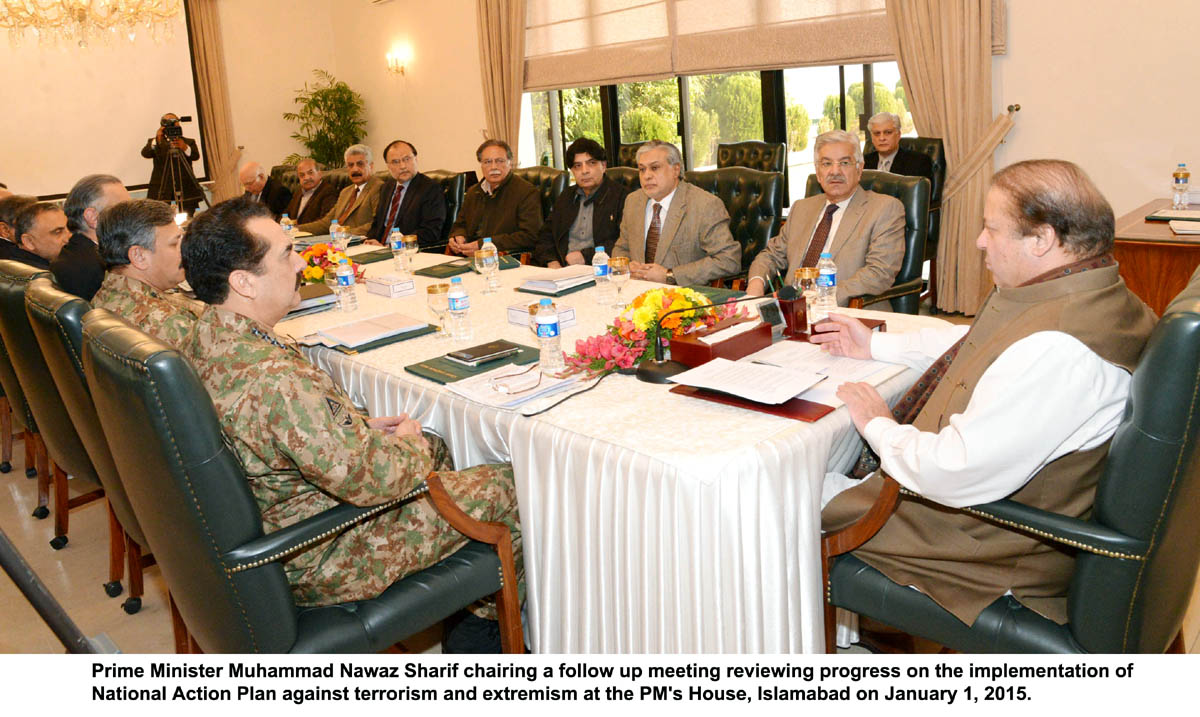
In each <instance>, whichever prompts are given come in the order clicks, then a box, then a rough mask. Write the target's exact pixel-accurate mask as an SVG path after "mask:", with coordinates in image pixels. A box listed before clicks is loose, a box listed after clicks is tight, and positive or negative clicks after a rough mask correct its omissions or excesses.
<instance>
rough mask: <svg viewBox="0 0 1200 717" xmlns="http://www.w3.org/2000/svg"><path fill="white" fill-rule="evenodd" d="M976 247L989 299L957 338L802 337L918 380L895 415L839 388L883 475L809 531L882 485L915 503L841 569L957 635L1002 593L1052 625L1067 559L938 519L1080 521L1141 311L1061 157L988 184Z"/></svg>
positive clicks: (935, 334)
mask: <svg viewBox="0 0 1200 717" xmlns="http://www.w3.org/2000/svg"><path fill="white" fill-rule="evenodd" d="M975 244H976V246H978V247H979V248H980V249H982V250H983V251H984V252H986V254H987V266H988V268H989V269H990V270H991V271H992V275H993V277H994V278H995V282H996V288H995V289H994V290H993V292H992V293H991V295H990V296H989V297H988V299H987V301H986V302H985V304H984V305H983V308H981V309H980V311H979V315H978V317H977V318H976V320H975V323H974V325H972V326H971V327H970V330H969V331H967V327H964V326H956V327H952V328H947V329H926V330H924V331H920V332H917V333H910V334H880V333H875V334H873V333H872V332H870V331H868V330H867V329H866V328H865V327H864V326H863V325H862V324H861V323H859V322H858V321H856V320H854V319H850V318H846V317H843V316H838V315H835V316H834V319H833V321H831V322H827V323H823V324H819V325H818V326H817V333H816V335H815V336H814V337H813V339H812V340H813V341H814V342H816V343H822V344H826V345H827V346H828V347H829V350H830V351H831V352H832V353H833V354H834V355H838V356H852V357H856V358H876V359H880V360H883V361H892V362H897V363H905V364H908V365H909V366H912V367H913V368H917V369H920V370H926V369H928V370H926V373H925V375H924V376H922V377H921V379H919V380H918V381H917V383H916V384H915V385H914V387H913V388H912V389H911V390H910V391H909V393H908V394H906V395H905V396H904V398H902V399H901V401H900V403H898V404H897V406H896V409H895V411H894V412H893V411H890V410H888V407H887V404H886V403H884V401H883V399H882V398H881V397H880V396H879V394H878V393H877V392H876V391H875V389H874V388H872V387H871V386H870V385H868V384H864V383H847V384H843V385H842V386H841V387H840V388H839V389H838V396H839V397H840V398H842V400H844V401H845V402H846V407H847V408H848V409H849V411H850V416H851V418H852V419H853V421H854V425H855V427H857V428H858V430H859V432H860V433H862V435H863V437H864V438H865V439H866V441H867V443H868V444H870V447H871V448H872V449H873V450H874V451H875V453H876V454H878V456H879V464H880V469H881V470H880V471H878V472H876V473H875V475H873V476H872V477H871V478H870V479H869V480H867V481H865V482H863V483H861V484H859V485H857V486H855V487H853V488H851V489H849V490H846V491H845V492H842V493H840V494H838V495H837V496H836V497H834V498H833V499H832V501H830V502H829V503H828V504H827V505H826V506H825V508H824V510H823V511H822V525H823V527H824V528H825V529H826V530H836V529H838V528H840V527H842V526H844V525H846V524H848V523H849V522H851V521H853V520H854V519H856V518H857V517H859V516H860V515H861V514H862V513H863V512H865V510H866V509H867V506H869V505H870V503H871V502H872V501H873V500H874V498H875V496H876V495H877V494H878V492H879V489H880V486H881V485H882V477H881V476H880V472H886V473H887V474H888V475H890V476H892V477H893V478H895V479H896V481H898V482H899V483H900V484H901V485H902V486H904V487H906V488H908V489H909V490H911V491H913V492H915V493H917V494H919V495H920V496H921V497H909V496H904V495H902V496H901V497H900V501H899V504H898V507H897V509H896V512H895V514H894V515H892V517H891V518H890V519H889V520H888V522H887V523H886V524H885V525H884V526H883V528H882V529H881V530H880V531H879V532H878V533H877V534H876V535H875V536H874V537H873V538H871V540H869V541H867V542H866V543H865V544H864V545H863V546H862V547H861V548H859V549H858V550H856V551H855V552H854V555H855V556H857V557H858V558H859V559H861V560H863V561H864V562H866V563H868V564H869V565H871V566H872V567H875V568H876V569H878V570H880V571H881V572H882V573H884V574H885V575H886V576H887V577H888V578H890V579H891V580H892V581H893V582H895V583H897V584H899V585H911V586H914V587H916V588H917V589H918V590H920V591H922V592H924V593H925V594H927V595H929V597H931V598H932V599H933V600H935V601H936V602H937V603H938V604H939V605H941V606H942V607H944V608H945V609H946V610H948V611H949V612H951V613H953V614H954V615H955V616H956V617H958V619H960V620H962V621H963V622H964V623H966V624H967V625H970V624H972V623H973V622H974V621H975V618H976V617H978V616H979V613H980V612H982V611H983V609H984V608H985V607H987V606H988V605H989V604H991V603H992V601H994V600H995V599H996V598H998V597H1000V596H1001V595H1004V594H1005V593H1007V592H1010V591H1011V593H1012V594H1013V595H1014V596H1015V597H1016V598H1017V599H1018V600H1020V601H1021V602H1022V603H1023V604H1024V605H1025V606H1026V607H1028V608H1030V609H1032V610H1035V611H1036V612H1038V613H1040V614H1042V615H1044V616H1046V617H1048V618H1050V619H1053V620H1055V621H1057V622H1060V623H1061V622H1064V621H1065V619H1066V592H1067V584H1068V581H1069V580H1070V576H1071V571H1072V568H1073V559H1072V557H1071V555H1069V554H1067V553H1065V552H1062V551H1061V550H1059V549H1058V548H1057V547H1056V546H1054V545H1052V544H1051V543H1049V542H1043V541H1040V540H1039V539H1038V538H1036V537H1034V536H1031V535H1027V534H1025V533H1021V532H1019V531H1011V530H1006V529H1004V528H1002V527H1000V526H998V525H996V524H994V523H991V522H989V521H986V520H983V519H980V518H976V517H973V516H971V515H969V514H967V513H963V512H958V511H949V510H946V509H945V508H944V507H942V506H950V507H962V506H969V505H974V504H978V503H984V502H988V501H992V500H997V499H1000V498H1005V497H1010V498H1012V499H1013V500H1015V501H1017V502H1019V503H1024V504H1027V505H1031V506H1033V507H1036V508H1040V509H1043V510H1048V511H1052V512H1055V513H1062V514H1065V515H1069V516H1075V517H1083V516H1085V515H1086V514H1087V513H1088V511H1090V510H1091V506H1092V500H1093V497H1094V494H1095V487H1096V480H1097V478H1098V476H1099V474H1100V471H1101V469H1102V466H1103V463H1104V460H1105V456H1106V455H1107V452H1108V443H1109V440H1110V439H1111V438H1112V435H1113V432H1114V431H1115V430H1116V428H1117V425H1118V424H1119V422H1120V420H1121V417H1122V414H1123V412H1124V409H1125V402H1126V397H1127V396H1128V393H1129V384H1130V372H1131V371H1132V369H1133V368H1134V366H1135V364H1136V363H1137V360H1138V357H1139V355H1140V354H1141V351H1142V347H1143V346H1144V344H1145V342H1146V339H1147V338H1148V337H1149V335H1150V330H1151V328H1152V327H1153V325H1154V315H1153V313H1151V311H1150V310H1149V309H1148V308H1147V307H1146V305H1145V304H1143V303H1142V302H1141V300H1139V299H1138V298H1137V297H1136V296H1134V295H1133V294H1132V293H1131V292H1130V291H1129V290H1128V289H1127V288H1126V287H1125V283H1124V281H1122V280H1121V277H1120V276H1119V275H1118V273H1117V266H1116V263H1115V262H1114V261H1113V258H1112V254H1111V253H1110V252H1111V249H1112V245H1113V212H1112V208H1111V207H1110V206H1109V204H1108V202H1107V201H1105V199H1104V197H1103V196H1101V194H1100V192H1099V191H1098V190H1097V189H1096V187H1095V185H1093V184H1092V182H1091V180H1090V179H1088V177H1087V175H1086V174H1084V173H1083V171H1082V170H1080V169H1079V168H1078V167H1076V166H1075V165H1073V164H1071V163H1069V162H1063V161H1057V160H1034V161H1028V162H1020V163H1018V164H1014V165H1012V166H1010V167H1007V168H1005V169H1003V170H1001V171H1000V172H998V173H997V174H996V176H995V177H994V178H993V180H992V187H991V189H990V190H989V192H988V195H987V203H986V206H985V209H984V220H983V231H982V232H980V234H979V238H978V239H977V240H976V242H975ZM964 334H965V335H964ZM837 478H840V477H839V476H833V475H831V476H830V477H828V478H827V484H826V497H828V495H829V494H830V493H832V492H833V490H835V488H834V487H833V484H834V483H836V482H838V481H837V480H836V479H837ZM843 480H844V479H843Z"/></svg>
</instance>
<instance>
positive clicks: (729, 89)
mask: <svg viewBox="0 0 1200 717" xmlns="http://www.w3.org/2000/svg"><path fill="white" fill-rule="evenodd" d="M684 81H685V84H686V85H687V94H688V117H687V118H686V119H685V125H686V126H687V127H688V135H689V137H690V138H691V151H690V152H689V155H690V159H691V162H690V164H691V166H692V168H693V169H713V168H715V167H716V166H717V145H718V144H724V143H729V142H742V141H745V140H749V139H757V140H761V139H762V138H763V111H762V79H761V77H760V76H759V73H757V72H734V73H731V74H728V75H697V76H695V77H687V78H684Z"/></svg>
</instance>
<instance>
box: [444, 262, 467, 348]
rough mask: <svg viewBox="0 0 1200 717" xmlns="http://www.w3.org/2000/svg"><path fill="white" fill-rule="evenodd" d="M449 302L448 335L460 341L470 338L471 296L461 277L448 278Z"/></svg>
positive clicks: (447, 295)
mask: <svg viewBox="0 0 1200 717" xmlns="http://www.w3.org/2000/svg"><path fill="white" fill-rule="evenodd" d="M446 298H447V300H448V302H449V304H450V335H451V336H453V337H454V338H455V339H458V340H460V341H465V340H469V339H470V338H471V315H470V312H471V297H470V296H468V295H467V287H466V286H465V285H463V282H462V277H461V276H456V277H454V278H453V279H451V280H450V292H449V293H448V294H446Z"/></svg>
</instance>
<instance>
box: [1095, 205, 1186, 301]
mask: <svg viewBox="0 0 1200 717" xmlns="http://www.w3.org/2000/svg"><path fill="white" fill-rule="evenodd" d="M1170 206H1171V201H1170V200H1169V199H1155V200H1154V201H1151V202H1147V203H1146V204H1143V205H1142V206H1140V207H1138V208H1137V209H1134V210H1133V211H1132V212H1130V213H1128V214H1126V215H1125V216H1123V217H1120V218H1119V219H1117V224H1116V242H1115V244H1114V246H1113V256H1114V257H1115V258H1116V260H1117V263H1118V264H1120V270H1121V277H1122V278H1124V279H1125V284H1126V285H1128V286H1129V290H1130V291H1132V292H1133V293H1134V294H1137V295H1138V297H1140V298H1141V299H1142V301H1145V302H1146V304H1147V305H1149V306H1150V308H1151V309H1153V310H1154V313H1156V314H1158V315H1159V316H1161V315H1162V312H1163V309H1165V308H1167V304H1169V303H1171V299H1174V298H1175V295H1176V294H1178V293H1179V292H1181V291H1183V287H1185V286H1187V282H1188V279H1189V278H1190V277H1191V275H1192V272H1194V271H1195V270H1196V267H1197V266H1200V237H1195V236H1179V235H1177V234H1175V233H1174V232H1172V231H1171V227H1169V226H1167V223H1166V222H1148V221H1146V215H1147V214H1150V213H1151V212H1154V211H1157V210H1159V209H1168V208H1170ZM1189 208H1190V209H1200V205H1195V204H1193V205H1191V206H1190V207H1189Z"/></svg>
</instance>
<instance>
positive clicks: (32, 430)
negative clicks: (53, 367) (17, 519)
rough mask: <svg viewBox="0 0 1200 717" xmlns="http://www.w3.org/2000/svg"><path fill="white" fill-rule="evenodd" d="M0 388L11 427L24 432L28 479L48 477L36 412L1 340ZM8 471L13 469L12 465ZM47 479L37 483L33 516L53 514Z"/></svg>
mask: <svg viewBox="0 0 1200 717" xmlns="http://www.w3.org/2000/svg"><path fill="white" fill-rule="evenodd" d="M0 385H3V387H4V393H5V398H6V399H7V400H8V404H9V407H10V409H11V413H10V417H11V419H12V422H13V423H12V427H13V428H15V429H17V431H18V432H19V433H21V435H22V438H23V441H24V444H25V477H26V478H34V477H36V476H49V468H48V464H49V460H48V458H47V456H46V446H45V444H44V443H42V437H41V435H40V434H39V433H38V430H37V423H36V422H35V421H34V420H33V412H31V411H30V410H29V402H28V401H26V400H25V391H24V390H22V389H21V382H20V381H18V380H17V373H16V371H14V370H13V367H12V359H10V358H9V357H8V350H7V349H5V347H4V341H3V340H0ZM5 455H6V456H8V460H10V461H11V460H12V456H11V454H7V453H6V454H5ZM9 470H12V467H11V465H10V466H9ZM5 472H6V473H7V472H8V471H5ZM46 480H48V478H44V479H43V481H39V483H38V505H37V507H36V508H34V510H33V517H35V518H38V519H41V518H45V517H46V516H48V515H50V509H49V508H47V507H46V504H47V503H48V502H49V492H50V491H49V485H50V484H49V483H48V482H45V481H46Z"/></svg>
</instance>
